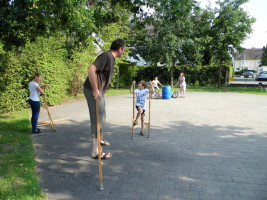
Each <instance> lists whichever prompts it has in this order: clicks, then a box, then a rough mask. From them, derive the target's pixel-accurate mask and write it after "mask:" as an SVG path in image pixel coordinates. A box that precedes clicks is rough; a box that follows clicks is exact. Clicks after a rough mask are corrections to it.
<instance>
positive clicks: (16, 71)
mask: <svg viewBox="0 0 267 200" xmlns="http://www.w3.org/2000/svg"><path fill="white" fill-rule="evenodd" d="M2 47H3V45H2V44H1V43H0V114H2V113H5V112H9V111H12V110H16V109H19V108H21V107H25V106H26V98H27V96H28V94H27V89H26V88H25V87H24V85H23V82H24V71H25V69H24V67H23V66H21V62H20V60H19V59H18V55H17V53H16V51H15V49H13V50H11V51H9V52H5V51H4V50H3V48H2Z"/></svg>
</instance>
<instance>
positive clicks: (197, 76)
mask: <svg viewBox="0 0 267 200" xmlns="http://www.w3.org/2000/svg"><path fill="white" fill-rule="evenodd" d="M226 71H229V66H223V69H222V77H221V83H224V81H225V75H226ZM181 72H184V74H185V78H186V82H187V84H188V85H194V86H208V85H215V84H217V82H218V66H216V65H208V66H195V67H188V66H185V65H182V66H176V67H175V69H174V73H173V76H174V77H173V78H174V85H175V84H176V83H177V80H178V78H179V75H180V73H181ZM156 76H157V77H158V79H159V81H160V82H161V83H162V84H164V85H170V82H171V77H170V71H169V70H168V68H167V67H165V66H140V67H138V69H137V73H136V76H135V80H136V81H137V82H139V81H140V80H145V81H149V80H153V79H154V77H156Z"/></svg>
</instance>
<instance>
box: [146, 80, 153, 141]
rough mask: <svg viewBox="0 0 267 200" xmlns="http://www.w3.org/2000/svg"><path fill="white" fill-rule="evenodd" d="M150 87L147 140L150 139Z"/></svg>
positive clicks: (150, 93) (150, 94) (150, 92)
mask: <svg viewBox="0 0 267 200" xmlns="http://www.w3.org/2000/svg"><path fill="white" fill-rule="evenodd" d="M151 89H152V88H151V85H150V86H149V115H148V136H147V137H148V138H149V137H150V116H151V112H150V111H151V96H152V91H151Z"/></svg>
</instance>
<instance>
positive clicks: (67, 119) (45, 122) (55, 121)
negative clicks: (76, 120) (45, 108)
mask: <svg viewBox="0 0 267 200" xmlns="http://www.w3.org/2000/svg"><path fill="white" fill-rule="evenodd" d="M59 121H60V122H61V121H69V118H65V119H56V120H53V122H54V124H56V123H57V122H59ZM47 123H50V121H44V122H38V124H40V125H41V124H47Z"/></svg>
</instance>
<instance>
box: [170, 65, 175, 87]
mask: <svg viewBox="0 0 267 200" xmlns="http://www.w3.org/2000/svg"><path fill="white" fill-rule="evenodd" d="M173 69H174V66H171V87H173Z"/></svg>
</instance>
